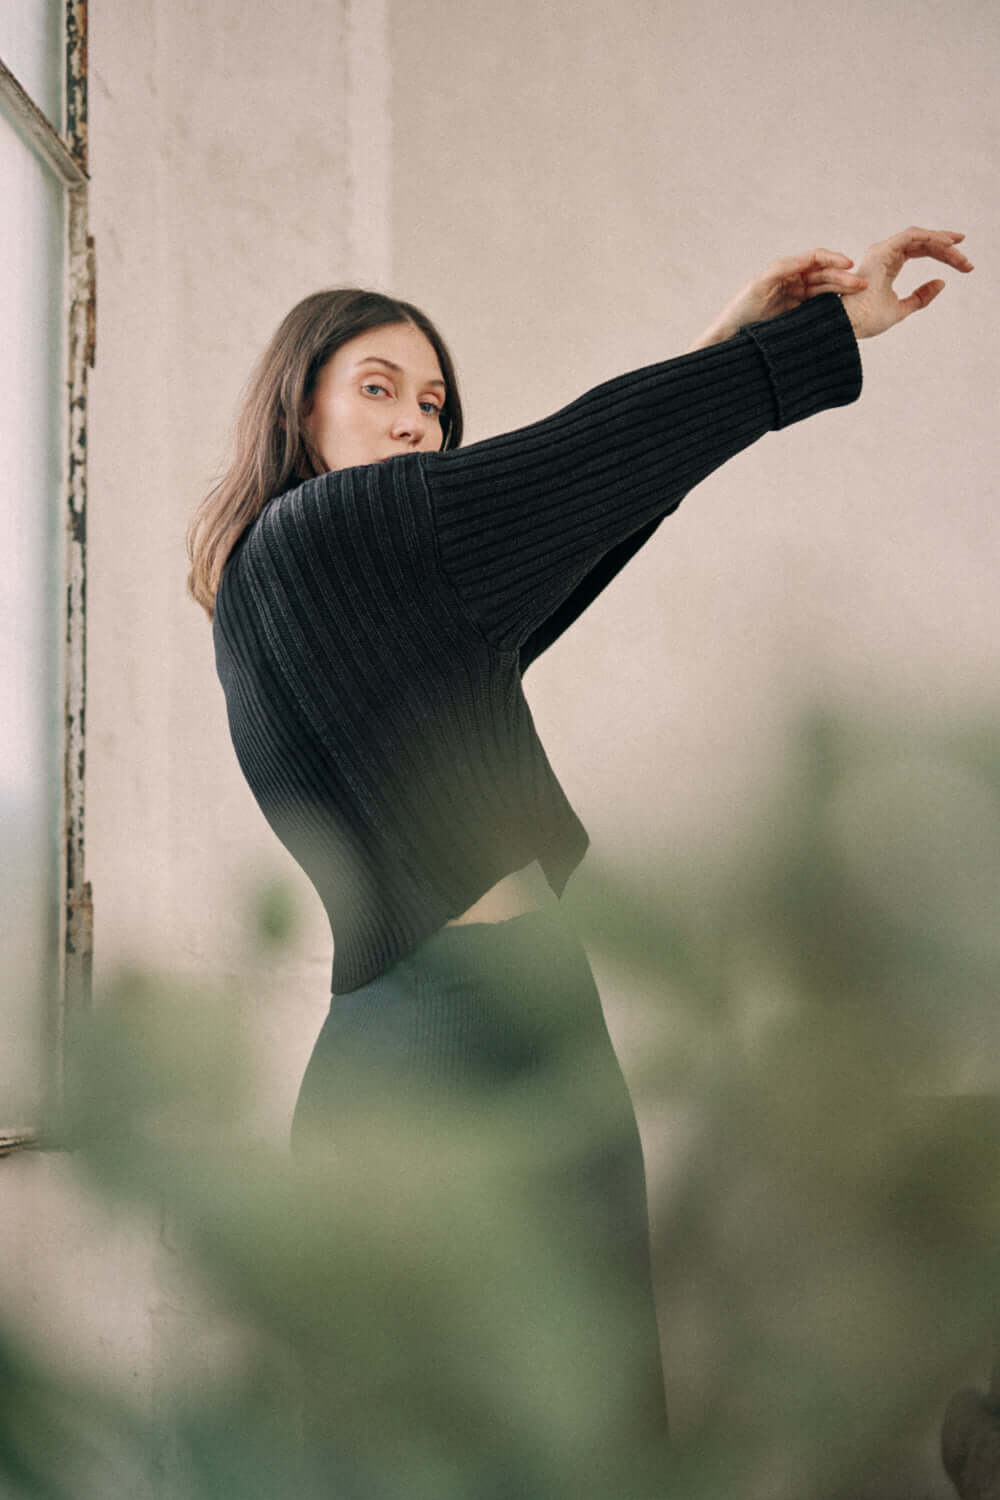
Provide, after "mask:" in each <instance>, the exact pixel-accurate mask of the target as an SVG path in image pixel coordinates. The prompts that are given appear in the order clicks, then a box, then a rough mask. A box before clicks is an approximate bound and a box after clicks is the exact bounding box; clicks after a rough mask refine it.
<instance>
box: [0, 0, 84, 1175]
mask: <svg viewBox="0 0 1000 1500" xmlns="http://www.w3.org/2000/svg"><path fill="white" fill-rule="evenodd" d="M63 37H64V41H65V56H66V71H65V93H64V97H65V107H64V112H65V129H60V128H59V124H58V122H55V121H53V120H51V119H50V118H49V117H48V116H47V115H46V114H45V112H44V111H43V110H42V109H40V108H39V106H38V105H37V104H36V103H35V101H34V99H32V98H31V96H30V94H29V93H28V92H27V91H26V90H25V89H24V88H23V87H22V85H21V84H20V82H19V81H18V79H17V78H16V77H15V75H14V74H13V72H12V71H11V70H10V68H8V67H7V66H6V64H5V63H4V62H3V60H2V59H0V107H2V109H3V112H4V114H5V115H6V116H7V117H8V119H9V120H10V121H11V123H12V124H13V125H14V126H15V128H17V129H18V130H19V131H20V133H21V135H22V136H23V137H24V139H25V140H26V142H27V143H28V145H29V146H30V147H31V148H32V149H33V150H34V151H35V153H36V155H37V156H39V157H40V158H41V160H42V161H43V163H44V164H45V166H46V167H47V168H48V169H49V170H50V171H51V172H52V173H53V174H54V175H55V177H56V178H57V180H58V181H59V182H61V183H62V185H63V189H64V191H65V194H66V216H65V223H66V245H65V261H64V264H65V276H66V293H67V295H66V299H65V304H64V306H65V325H64V337H65V360H64V369H65V375H66V392H65V394H66V408H65V422H64V438H63V447H64V459H63V467H62V485H63V507H64V510H63V514H64V525H65V546H64V551H63V557H64V576H63V589H62V594H61V598H62V602H61V606H60V607H61V610H62V618H61V621H60V624H61V627H62V628H61V630H60V639H61V640H62V642H63V669H64V671H63V682H64V701H63V732H62V746H61V750H62V765H63V775H62V795H61V807H60V810H59V813H60V826H61V838H60V868H59V875H58V879H59V886H60V891H61V895H62V899H61V901H60V918H59V932H58V940H57V952H56V953H54V954H52V955H51V968H50V972H51V973H52V975H53V983H52V985H51V986H50V994H49V998H48V1014H47V1015H46V1016H45V1017H44V1026H45V1033H46V1047H45V1077H44V1079H43V1090H42V1092H43V1102H42V1110H41V1126H40V1128H35V1127H32V1128H27V1127H24V1126H21V1125H19V1124H18V1123H17V1122H16V1121H12V1122H8V1121H5V1120H3V1119H2V1118H0V1156H2V1155H6V1154H7V1153H8V1152H10V1151H13V1150H16V1149H18V1148H23V1147H27V1146H36V1147H37V1146H44V1145H46V1144H54V1145H58V1144H59V1143H58V1142H57V1141H50V1140H49V1139H48V1137H47V1133H46V1129H45V1122H46V1120H48V1119H51V1118H52V1117H53V1113H54V1111H56V1110H57V1109H58V1107H59V1105H60V1103H61V1101H62V1098H63V1091H64V1078H65V1033H66V1018H67V1016H68V1015H69V1014H70V1012H71V1011H75V1010H79V1009H85V1008H87V1007H89V1005H90V998H91V969H92V959H93V903H92V897H91V889H90V883H89V881H87V880H86V879H85V877H84V757H85V739H84V731H85V722H86V720H85V714H86V697H87V630H86V626H87V619H86V606H87V524H86V523H87V371H88V370H90V369H92V368H93V365H94V355H95V348H96V337H95V326H96V325H95V312H96V298H95V260H94V242H93V239H92V237H91V235H90V231H89V224H90V218H89V201H88V189H89V182H90V179H89V175H88V158H87V0H65V5H64V10H63Z"/></svg>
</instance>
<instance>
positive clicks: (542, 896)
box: [445, 859, 556, 927]
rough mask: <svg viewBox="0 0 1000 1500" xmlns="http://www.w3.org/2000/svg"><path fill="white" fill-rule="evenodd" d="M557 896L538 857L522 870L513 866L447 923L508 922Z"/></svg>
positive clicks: (535, 909) (549, 902) (538, 907)
mask: <svg viewBox="0 0 1000 1500" xmlns="http://www.w3.org/2000/svg"><path fill="white" fill-rule="evenodd" d="M555 900H556V895H555V892H554V891H553V890H552V887H551V886H550V885H549V883H548V881H547V880H546V878H545V874H544V872H543V870H542V867H541V865H540V864H539V863H538V861H537V859H536V860H532V862H531V864H530V865H525V867H524V869H523V870H514V871H513V872H512V873H511V874H510V875H505V876H504V877H503V879H502V880H498V881H497V883H496V885H494V886H491V887H490V889H489V890H488V891H484V893H483V894H482V895H481V896H480V897H479V900H478V901H476V902H474V903H473V905H472V906H470V907H469V909H468V911H464V912H463V913H462V915H461V916H460V917H452V918H451V920H450V921H449V922H446V923H445V926H446V927H457V926H459V925H460V924H462V923H465V922H506V921H508V920H509V918H511V917H520V916H522V915H523V914H524V913H525V912H529V911H538V910H539V909H540V908H541V907H543V906H550V905H552V904H553V903H554V902H555Z"/></svg>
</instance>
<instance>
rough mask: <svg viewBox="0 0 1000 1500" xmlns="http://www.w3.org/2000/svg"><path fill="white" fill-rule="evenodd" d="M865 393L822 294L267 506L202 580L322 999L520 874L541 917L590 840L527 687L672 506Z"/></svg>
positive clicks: (251, 773)
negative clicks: (316, 934) (209, 591)
mask: <svg viewBox="0 0 1000 1500" xmlns="http://www.w3.org/2000/svg"><path fill="white" fill-rule="evenodd" d="M860 389H861V367H860V361H859V358H858V350H857V345H856V343H855V340H854V334H853V332H852V330H851V326H850V322H849V320H848V318H847V315H846V313H845V312H844V310H843V307H842V305H841V303H840V300H839V298H837V297H835V296H833V295H826V296H822V297H817V298H814V299H813V300H812V301H810V302H807V303H805V304H804V305H803V306H802V307H800V308H797V309H796V310H795V311H794V312H791V313H786V314H784V315H783V316H782V317H780V318H775V319H772V320H769V321H768V322H765V323H759V324H754V325H752V326H751V327H750V328H748V329H745V330H744V331H743V332H742V333H740V334H738V335H737V336H736V337H735V338H733V339H730V340H728V341H727V342H725V343H723V344H716V345H713V346H712V347H711V348H709V349H703V350H697V351H695V352H694V353H693V354H686V355H682V356H681V357H680V358H679V359H674V360H669V361H667V362H666V363H663V364H657V365H651V366H649V367H647V368H645V369H642V370H636V371H633V372H631V373H630V374H627V375H623V376H620V377H618V378H617V379H615V380H610V381H607V382H606V383H605V384H603V385H600V386H597V387H596V388H595V389H594V390H592V391H589V392H588V393H587V394H586V395H584V396H582V397H580V399H579V400H577V401H574V402H573V403H572V404H571V405H570V406H567V407H565V408H564V409H563V410H562V411H559V412H557V413H556V414H555V415H554V416H551V417H547V418H545V419H544V420H543V421H541V422H536V423H533V424H532V425H531V426H529V427H524V428H521V429H519V430H518V431H516V432H511V433H506V434H504V435H503V436H500V437H496V438H490V439H488V440H487V441H485V442H481V443H475V444H472V445H470V446H469V447H467V448H460V449H457V450H455V451H452V452H447V453H440V454H438V453H412V454H406V455H403V456H401V457H399V458H397V459H393V460H392V461H391V462H389V463H383V464H368V465H364V466H362V467H359V468H353V469H342V470H339V471H336V472H334V473H330V474H323V475H320V476H319V477H318V478H316V479H310V480H308V481H307V482H306V483H304V484H301V485H300V486H299V487H298V488H297V489H294V490H290V491H289V492H288V493H286V494H284V495H281V496H278V497H276V498H275V499H274V500H272V501H271V502H269V504H268V505H267V506H266V507H265V509H264V511H263V512H262V514H261V515H260V516H259V518H258V519H257V520H256V521H255V522H254V523H253V525H252V526H250V527H249V528H248V529H247V531H246V532H244V534H243V536H242V537H241V538H240V540H239V542H238V543H237V545H236V547H235V548H234V549H233V552H232V553H231V555H230V558H229V560H228V562H227V564H226V568H225V570H224V573H223V577H222V582H221V585H220V588H219V592H218V596H217V599H216V609H215V620H214V627H213V634H214V640H215V651H216V664H217V668H218V673H219V678H220V680H221V682H222V686H223V689H224V691H225V694H226V704H227V710H228V715H229V725H230V730H231V733H232V737H233V744H234V746H235V749H236V754H237V758H238V760H239V763H240V766H241V768H242V770H243V773H244V775H245V776H246V778H247V781H248V782H249V784H250V787H251V790H252V791H253V793H254V796H255V797H256V798H257V801H258V803H259V804H260V807H261V809H262V811H263V813H264V815H265V817H266V818H267V819H268V821H269V823H270V824H271V826H272V827H273V828H274V830H275V832H276V833H277V834H278V836H279V838H280V839H281V840H282V841H283V842H284V843H285V845H286V846H287V847H288V849H289V850H290V851H291V853H292V854H293V856H294V857H295V858H296V859H297V860H298V862H299V863H300V864H301V865H302V867H303V869H304V870H305V871H306V873H307V874H308V875H309V877H310V879H311V880H312V882H313V884H314V885H315V887H316V889H317V891H318V893H319V895H320V899H321V900H322V901H323V904H324V906H325V908H326V911H327V914H328V916H329V919H330V926H331V930H332V933H333V938H334V962H333V974H332V989H333V992H334V993H335V994H342V993H344V992H346V991H348V990H353V989H356V988H358V986H360V985H362V984H365V983H367V981H368V980H370V979H372V978H374V977H375V975H377V974H379V973H381V972H382V970H383V969H384V968H386V967H387V966H388V965H389V964H390V963H392V962H393V961H394V960H395V959H396V958H398V957H399V956H400V955H402V954H403V953H406V952H408V951H410V950H411V949H413V948H414V947H416V945H417V944H418V943H420V942H421V941H422V940H423V939H424V938H426V937H427V936H429V934H430V933H432V932H434V931H436V930H437V928H439V927H440V926H442V925H443V923H444V922H446V921H447V920H448V919H449V918H450V917H454V916H458V915H460V914H461V913H462V912H463V911H465V910H467V909H468V907H470V906H471V905H472V904H473V902H474V901H476V900H477V899H478V898H479V896H481V895H482V894H483V892H484V891H486V890H488V889H489V888H490V887H491V886H492V885H494V884H495V883H496V881H498V880H499V879H500V878H501V877H502V876H504V875H506V874H509V873H510V872H511V871H513V870H518V869H521V868H522V867H523V866H525V865H527V864H529V863H530V862H531V861H532V860H534V859H537V860H538V861H539V862H540V863H541V865H542V868H543V869H544V871H545V874H546V876H547V878H548V881H549V884H550V885H551V886H552V889H553V890H554V891H555V892H556V894H557V895H561V893H562V891H563V888H564V886H565V884H566V881H567V880H568V878H569V876H570V874H571V873H572V871H573V870H574V869H575V867H576V865H577V864H578V863H579V861H580V859H581V858H582V857H583V854H584V851H585V849H586V847H587V834H586V831H585V830H584V828H583V826H582V824H581V823H580V820H579V818H578V817H577V816H576V814H575V813H574V812H573V809H572V808H571V807H570V805H569V803H568V801H567V800H566V797H565V795H564V793H563V791H562V788H561V787H560V785H559V782H558V781H557V779H556V777H555V774H554V772H553V770H552V768H551V766H550V765H549V762H548V760H547V758H546V755H545V751H544V750H543V748H542V745H541V743H540V741H539V739H538V736H537V734H536V733H535V728H534V724H533V722H532V718H531V713H530V710H529V708H528V705H527V703H526V701H525V698H524V694H523V691H522V687H521V674H522V672H523V671H524V670H525V669H526V667H527V665H528V664H529V663H530V662H531V661H532V660H534V659H535V657H536V656H538V655H539V654H540V652H541V651H543V650H545V649H546V647H547V646H549V645H550V644H551V643H552V641H554V640H555V639H557V638H558V636H559V635H560V634H561V633H562V632H563V630H565V629H566V627H567V626H568V625H570V624H571V623H572V622H573V620H575V619H576V618H577V617H578V616H579V615H580V613H581V612H582V610H583V609H585V608H586V606H587V605H588V604H589V603H590V602H591V600H592V599H594V598H595V597H596V596H597V594H599V593H600V592H601V590H602V589H603V588H604V587H605V586H606V585H607V583H609V582H610V580H611V579H612V578H613V577H614V576H615V575H616V573H617V572H618V571H619V570H620V569H621V567H622V566H623V565H624V564H625V562H627V561H628V559H629V558H630V557H631V556H633V555H634V553H635V552H636V551H638V549H639V547H640V546H642V544H643V543H644V542H645V541H646V540H647V539H648V537H649V536H650V535H651V534H652V532H653V531H654V530H655V528H656V526H657V525H658V524H659V522H660V521H661V520H662V518H663V517H664V516H665V515H668V514H669V513H670V512H671V511H673V510H675V509H676V508H677V506H678V505H679V504H680V502H681V500H682V499H683V497H684V495H685V494H686V493H687V492H688V490H690V489H691V488H692V486H693V485H695V484H697V483H698V482H699V480H701V479H703V478H705V476H706V475H707V474H709V473H711V471H712V470H713V469H716V468H718V466H719V465H720V464H722V463H724V462H725V460H726V459H727V458H730V457H732V456H733V455H734V454H736V453H738V452H739V451H740V450H741V449H743V448H746V447H748V446H749V444H750V443H752V442H754V441H755V440H756V439H757V438H758V437H760V436H762V434H763V433H765V432H767V431H769V430H771V429H773V428H777V427H784V426H787V425H789V423H791V422H796V421H799V420H801V419H802V418H803V417H807V416H809V415H811V414H812V413H814V412H818V411H821V410H823V409H825V408H827V407H832V406H842V405H845V404H847V403H849V402H851V401H854V400H855V399H856V398H857V396H858V394H859V392H860Z"/></svg>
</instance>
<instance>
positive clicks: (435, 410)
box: [420, 401, 441, 417]
mask: <svg viewBox="0 0 1000 1500" xmlns="http://www.w3.org/2000/svg"><path fill="white" fill-rule="evenodd" d="M420 405H421V406H422V408H423V409H424V411H425V412H426V413H427V415H428V416H429V417H439V416H440V415H441V407H440V406H438V404H437V402H436V401H421V403H420Z"/></svg>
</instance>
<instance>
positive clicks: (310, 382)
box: [187, 287, 462, 619]
mask: <svg viewBox="0 0 1000 1500" xmlns="http://www.w3.org/2000/svg"><path fill="white" fill-rule="evenodd" d="M388 323H412V324H413V325H414V326H415V327H416V328H419V329H420V331H421V333H423V334H425V335H426V337H427V338H428V340H429V341H430V343H431V344H432V345H433V348H434V352H435V354H436V355H437V357H438V363H439V365H440V366H441V374H442V375H443V376H444V381H445V397H444V406H443V408H442V412H441V426H442V429H443V432H444V437H443V441H442V444H441V446H442V448H457V447H458V445H459V443H460V442H461V441H462V403H461V400H460V398H459V394H458V384H457V381H456V379H455V367H454V365H453V364H452V360H451V355H450V354H449V353H448V349H447V346H446V345H445V342H444V340H443V339H442V337H441V335H440V334H439V333H438V331H437V329H436V328H435V327H434V325H433V323H432V322H431V321H430V319H429V318H428V317H427V316H426V314H425V313H422V312H421V311H420V309H419V308H417V307H414V306H413V305H412V303H410V302H401V301H399V300H398V299H397V298H395V297H386V296H383V294H382V293H381V292H370V291H364V290H362V289H360V288H358V287H336V288H334V289H333V290H331V291H327V292H313V294H312V295H311V296H309V297H304V298H303V299H302V301H301V302H299V303H296V305H295V307H293V308H292V310H291V312H290V313H289V314H288V316H287V317H286V318H285V319H284V321H283V322H282V324H281V326H280V327H279V329H278V331H277V333H276V334H275V335H274V337H273V339H272V340H271V342H270V344H269V345H268V346H267V348H266V349H265V350H264V353H263V354H262V355H261V357H260V359H259V360H258V362H257V365H256V366H255V368H254V370H253V373H252V374H251V376H250V379H249V381H248V382H247V385H246V388H245V390H244V395H243V401H242V405H241V407H240V410H239V414H238V416H237V419H236V427H235V437H234V449H235V452H234V455H233V461H232V463H231V464H230V465H229V468H228V469H227V470H226V472H225V474H224V475H223V477H222V479H221V480H220V481H219V483H218V484H216V485H215V486H213V488H212V489H211V490H210V491H209V492H208V494H207V495H206V496H205V498H204V500H203V501H202V502H201V504H200V505H199V506H198V509H197V510H196V511H195V513H194V515H193V516H192V518H191V523H190V525H189V526H188V530H187V552H188V558H189V559H190V562H191V570H190V572H189V573H188V593H189V594H191V596H192V597H193V598H194V599H196V600H197V601H198V603H199V604H200V605H201V606H202V607H203V609H204V610H205V612H206V613H207V615H208V617H209V619H211V618H212V614H213V612H214V609H215V594H216V590H217V589H218V587H219V579H220V578H221V577H222V570H223V568H224V567H225V565H226V559H227V558H228V556H229V554H230V552H231V551H232V550H233V547H234V546H235V544H236V542H237V541H238V540H239V538H240V536H242V534H243V532H244V531H245V530H246V528H247V527H248V526H249V525H250V523H251V522H252V521H255V520H256V519H257V517H258V516H259V515H260V513H261V511H262V510H263V509H264V506H265V505H266V504H267V502H268V501H269V500H271V499H273V498H274V496H275V495H280V494H283V493H284V491H285V490H286V489H289V488H291V486H292V485H293V484H294V483H295V482H296V480H299V479H303V478H307V477H309V476H311V475H313V474H320V473H322V472H323V464H322V462H321V461H320V459H319V457H318V455H317V454H316V453H315V452H314V450H313V448H312V446H311V445H310V443H309V442H308V441H307V439H306V436H305V433H304V432H303V429H302V412H303V407H304V406H305V404H306V402H307V401H308V400H309V398H310V396H311V395H312V393H313V390H314V389H315V385H316V379H317V376H318V375H319V372H320V370H321V369H322V368H323V366H324V365H325V364H326V362H327V360H328V359H330V358H331V357H332V356H333V355H334V354H335V353H336V352H337V350H338V349H339V348H340V346H341V345H342V344H346V343H347V341H348V340H349V339H353V338H354V337H355V336H356V335H357V334H359V333H366V332H367V331H368V330H369V329H371V328H381V327H383V326H384V325H385V324H388Z"/></svg>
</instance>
